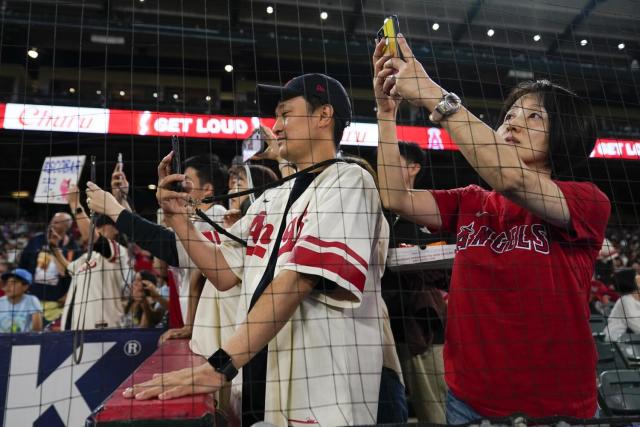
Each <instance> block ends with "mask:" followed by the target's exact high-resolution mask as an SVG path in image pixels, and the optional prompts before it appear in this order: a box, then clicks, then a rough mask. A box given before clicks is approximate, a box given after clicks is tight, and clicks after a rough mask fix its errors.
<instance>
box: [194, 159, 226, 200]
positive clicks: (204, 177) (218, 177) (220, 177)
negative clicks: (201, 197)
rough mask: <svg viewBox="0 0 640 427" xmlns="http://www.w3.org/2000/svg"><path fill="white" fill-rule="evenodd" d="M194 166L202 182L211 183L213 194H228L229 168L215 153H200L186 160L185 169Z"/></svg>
mask: <svg viewBox="0 0 640 427" xmlns="http://www.w3.org/2000/svg"><path fill="white" fill-rule="evenodd" d="M187 168H193V169H195V171H196V175H197V176H198V179H199V180H200V183H201V184H203V185H204V184H211V185H212V186H213V195H214V196H221V195H223V194H227V193H228V191H229V189H228V187H227V185H228V183H229V170H228V169H227V167H226V166H225V165H224V164H223V163H222V162H221V161H220V157H218V156H217V155H215V154H199V155H197V156H193V157H189V158H188V159H187V160H185V161H184V170H186V169H187Z"/></svg>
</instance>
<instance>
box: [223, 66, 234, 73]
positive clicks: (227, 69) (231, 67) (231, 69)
mask: <svg viewBox="0 0 640 427" xmlns="http://www.w3.org/2000/svg"><path fill="white" fill-rule="evenodd" d="M224 70H225V71H226V72H227V73H230V72H232V71H233V65H231V64H227V65H225V66H224Z"/></svg>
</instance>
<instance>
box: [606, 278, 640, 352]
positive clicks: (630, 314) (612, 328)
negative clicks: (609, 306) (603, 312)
mask: <svg viewBox="0 0 640 427" xmlns="http://www.w3.org/2000/svg"><path fill="white" fill-rule="evenodd" d="M614 282H615V285H616V289H617V290H618V292H620V293H621V294H622V297H621V298H620V299H619V300H618V301H616V304H615V305H614V306H613V310H611V314H610V315H609V317H608V318H607V327H606V328H605V330H604V336H605V340H606V341H618V340H619V339H620V337H621V336H622V335H623V334H625V333H633V334H640V274H638V273H637V272H636V271H635V270H634V269H633V268H625V269H622V270H619V271H617V272H616V273H615V275H614Z"/></svg>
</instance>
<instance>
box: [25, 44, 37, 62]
mask: <svg viewBox="0 0 640 427" xmlns="http://www.w3.org/2000/svg"><path fill="white" fill-rule="evenodd" d="M27 55H28V56H29V58H31V59H37V58H38V49H36V48H35V47H32V48H31V49H29V50H28V51H27Z"/></svg>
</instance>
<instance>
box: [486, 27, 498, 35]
mask: <svg viewBox="0 0 640 427" xmlns="http://www.w3.org/2000/svg"><path fill="white" fill-rule="evenodd" d="M495 33H496V32H495V30H494V29H493V28H489V30H488V31H487V35H488V36H489V37H493V35H494V34H495Z"/></svg>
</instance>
